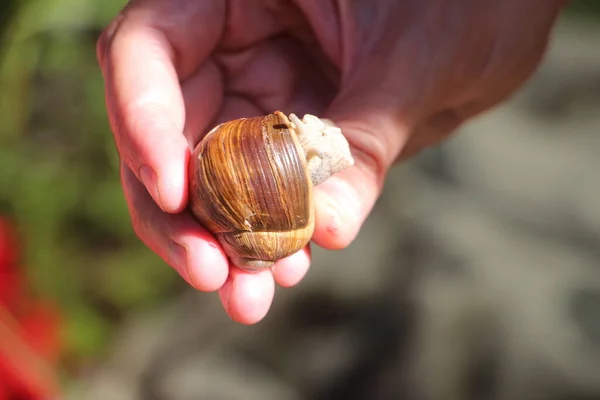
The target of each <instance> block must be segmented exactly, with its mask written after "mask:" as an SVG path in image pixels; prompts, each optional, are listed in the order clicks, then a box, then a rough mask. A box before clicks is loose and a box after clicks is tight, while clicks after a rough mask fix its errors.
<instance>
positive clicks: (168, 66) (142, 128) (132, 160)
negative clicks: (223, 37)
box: [98, 0, 220, 213]
mask: <svg viewBox="0 0 600 400" xmlns="http://www.w3.org/2000/svg"><path fill="white" fill-rule="evenodd" d="M184 3H196V4H197V3H220V2H212V1H194V2H189V1H188V2H184V1H181V0H147V1H133V2H130V3H129V4H128V6H127V7H126V8H125V10H123V12H122V13H121V14H120V16H119V17H118V18H117V19H116V20H115V21H114V22H113V24H111V26H110V27H109V28H107V29H106V30H105V31H104V33H103V34H102V36H101V38H100V40H99V42H98V60H99V62H100V65H101V69H102V72H103V76H104V78H105V86H106V105H107V110H108V114H109V120H110V123H111V128H112V130H113V133H114V137H115V142H116V145H117V148H118V151H119V154H120V156H121V158H122V160H123V161H124V162H125V163H126V164H127V165H128V167H129V168H130V169H131V170H132V171H133V172H134V173H135V175H136V177H137V178H138V179H139V180H140V181H141V182H142V183H143V184H144V186H145V187H146V189H147V190H148V192H149V193H150V195H151V196H152V198H153V199H154V201H155V202H156V203H157V204H158V205H159V206H160V208H161V209H162V210H163V211H165V212H171V213H176V212H179V211H181V210H182V209H183V208H184V207H185V205H186V203H187V161H188V159H189V145H188V142H187V140H186V139H185V137H184V135H183V129H184V125H185V104H184V99H183V95H182V91H181V86H180V81H181V79H182V77H184V76H183V75H189V74H190V73H191V72H192V70H193V68H194V66H199V64H200V63H201V61H202V58H203V57H204V58H205V57H206V55H207V54H209V53H210V51H211V50H212V49H210V48H209V47H210V46H211V45H210V43H211V42H212V43H216V39H215V40H212V41H211V40H210V39H211V34H210V33H211V32H210V31H211V30H213V31H214V24H205V25H204V26H202V25H195V26H194V29H189V27H188V26H187V25H189V24H191V23H192V21H193V20H194V18H195V17H197V16H195V15H185V16H184V15H182V13H183V12H184V11H185V10H182V7H183V6H182V4H184ZM188 8H189V7H188ZM187 11H188V12H191V10H187ZM205 11H207V10H205ZM210 11H211V10H208V11H207V13H208V14H209V15H206V16H205V18H206V19H209V18H215V19H218V16H217V15H214V14H211V12H210ZM216 12H217V13H218V12H219V10H216ZM182 18H184V19H182ZM195 22H196V24H198V23H201V22H202V21H198V19H197V18H196V21H195ZM205 30H206V36H207V41H206V42H204V46H196V47H197V48H196V49H194V51H193V52H192V53H189V54H188V53H186V52H185V50H188V49H189V48H190V47H191V44H192V43H194V42H195V43H198V40H197V39H198V38H197V36H198V35H201V34H202V33H203V32H205ZM182 32H183V33H186V34H183V33H182ZM199 48H201V49H199ZM196 64H197V65H196Z"/></svg>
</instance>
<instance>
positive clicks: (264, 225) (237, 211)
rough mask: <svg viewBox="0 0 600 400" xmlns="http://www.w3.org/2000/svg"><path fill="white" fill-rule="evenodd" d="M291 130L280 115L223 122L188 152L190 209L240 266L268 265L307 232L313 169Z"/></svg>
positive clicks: (307, 237)
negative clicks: (311, 171)
mask: <svg viewBox="0 0 600 400" xmlns="http://www.w3.org/2000/svg"><path fill="white" fill-rule="evenodd" d="M289 127H290V125H289V120H288V119H287V117H286V116H285V115H284V114H282V113H279V112H277V113H274V114H269V115H266V116H263V117H255V118H243V119H239V120H235V121H231V122H227V123H224V124H221V125H218V126H217V127H215V128H214V129H213V130H212V131H211V132H209V133H208V134H207V135H206V136H205V137H204V139H203V140H202V141H201V142H200V143H199V144H198V145H197V147H196V148H195V150H194V152H193V154H192V158H191V160H190V173H189V176H190V210H191V212H192V214H194V216H195V217H196V218H197V219H198V220H199V221H200V223H201V224H202V225H204V226H205V227H206V228H207V229H208V230H209V231H211V232H212V233H213V235H214V236H215V237H216V238H217V240H218V241H219V243H220V244H221V246H222V247H223V250H224V251H225V253H226V254H227V255H228V256H229V257H230V259H231V260H232V262H233V263H234V264H236V265H238V266H240V267H243V268H247V269H260V268H264V267H267V266H269V265H271V264H272V263H273V262H274V261H276V260H278V259H281V258H284V257H286V256H288V255H291V254H293V253H295V252H297V251H299V250H300V249H302V248H303V247H304V246H306V244H307V243H308V242H309V241H310V239H311V237H312V234H313V230H314V206H313V203H312V182H311V180H310V172H309V171H308V168H307V165H306V159H305V156H304V153H303V150H302V147H301V146H300V143H299V141H298V138H297V137H296V135H295V133H294V132H293V130H291V129H289Z"/></svg>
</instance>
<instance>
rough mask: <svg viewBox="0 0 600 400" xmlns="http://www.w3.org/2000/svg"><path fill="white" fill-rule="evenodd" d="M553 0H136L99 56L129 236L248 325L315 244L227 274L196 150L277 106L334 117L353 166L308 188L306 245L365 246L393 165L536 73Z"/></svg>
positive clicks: (292, 281)
mask: <svg viewBox="0 0 600 400" xmlns="http://www.w3.org/2000/svg"><path fill="white" fill-rule="evenodd" d="M565 3H566V2H565V1H558V0H489V1H481V0H426V1H424V0H418V1H417V0H347V1H343V0H338V1H335V0H323V1H315V0H295V1H277V0H262V1H259V0H229V1H223V0H221V1H218V0H132V1H130V2H129V3H128V4H127V6H126V7H125V9H124V10H123V11H122V12H121V13H120V14H119V15H118V16H117V17H116V18H115V20H114V21H113V22H112V23H111V24H110V25H109V26H108V27H107V28H106V29H105V31H104V32H103V34H102V36H101V38H100V40H99V42H98V60H99V64H100V66H101V69H102V72H103V76H104V79H105V84H106V104H107V109H108V113H109V118H110V122H111V127H112V130H113V132H114V137H115V142H116V146H117V149H118V151H119V154H120V157H121V160H122V165H121V179H122V183H123V189H124V193H125V197H126V200H127V203H128V205H129V209H130V213H131V218H132V224H133V227H134V229H135V232H136V234H137V235H138V236H139V237H140V239H141V240H142V241H143V242H144V243H145V244H146V245H147V246H148V247H149V248H150V249H152V250H153V251H154V252H155V253H157V254H158V255H159V256H161V257H162V258H163V259H164V260H165V261H166V262H167V263H168V264H169V265H171V266H172V267H173V268H175V270H176V271H177V272H179V274H180V275H181V276H182V277H183V278H184V279H185V280H186V281H187V282H189V284H190V285H192V286H193V287H195V288H196V289H198V290H201V291H218V292H219V295H220V297H221V300H222V303H223V307H224V308H225V310H226V312H227V313H228V315H229V316H230V317H231V318H232V319H234V320H235V321H238V322H240V323H245V324H253V323H256V322H258V321H260V320H261V319H262V318H264V316H265V315H266V314H267V312H268V310H269V308H270V306H271V303H272V300H273V295H274V289H275V283H277V284H279V285H280V286H284V287H290V286H294V285H296V284H298V283H299V282H300V281H301V280H302V278H303V277H304V276H305V274H306V273H307V271H308V268H309V264H310V249H309V247H307V248H306V249H304V250H303V251H301V252H299V253H297V254H295V255H293V256H291V257H289V258H287V259H284V260H281V261H279V262H278V263H277V264H276V265H275V267H273V269H272V270H265V271H261V272H259V273H247V272H243V271H241V270H239V269H236V268H234V267H230V265H228V262H227V258H226V257H225V254H224V253H223V251H222V249H221V248H220V247H219V245H218V243H217V242H216V240H215V239H214V238H213V237H212V236H211V235H210V234H209V233H208V232H207V231H206V230H205V229H204V228H203V227H202V226H200V225H199V224H198V223H197V222H196V221H195V220H194V219H193V218H192V217H191V216H190V214H189V213H188V212H187V211H186V206H187V201H188V189H187V179H188V176H187V164H188V161H189V156H190V152H191V150H192V149H193V147H194V145H195V144H196V143H197V142H198V141H199V140H200V138H201V136H202V134H204V133H206V132H207V131H208V130H210V128H212V127H213V126H215V125H216V124H217V123H220V122H224V121H227V120H231V119H235V118H240V117H248V116H256V115H263V114H266V113H269V112H272V111H274V110H278V109H279V110H281V111H283V112H285V113H290V112H294V113H296V114H300V115H303V114H305V113H310V114H313V115H317V116H320V117H326V118H329V119H331V120H333V121H334V122H335V124H336V125H338V126H339V127H340V128H341V129H342V131H343V132H344V134H345V135H346V137H347V139H348V141H349V142H350V145H351V147H352V153H353V156H354V158H355V161H356V163H355V165H354V166H353V167H352V168H349V169H347V170H344V171H342V172H340V173H338V174H336V175H335V176H334V177H332V178H330V179H329V180H328V181H326V182H325V183H323V184H322V185H319V186H318V187H317V188H316V190H315V201H316V210H317V217H316V228H315V234H314V237H313V240H314V242H315V243H317V244H318V245H320V246H322V247H325V248H327V249H342V248H344V247H346V246H348V245H349V244H350V243H351V242H352V241H353V240H354V238H355V237H356V235H357V233H358V232H359V230H360V227H361V225H362V223H363V222H364V220H365V219H366V218H367V216H368V215H369V212H370V211H371V209H372V207H373V205H374V203H375V201H376V200H377V198H378V196H379V194H380V192H381V189H382V185H383V183H384V181H385V177H386V174H387V173H388V172H389V170H390V168H391V167H392V166H393V165H394V164H395V163H397V162H399V161H401V160H404V159H406V158H407V157H410V156H412V155H414V154H416V153H418V152H419V151H421V150H423V149H424V148H427V147H428V146H432V145H435V144H437V143H439V142H440V141H442V140H444V139H445V138H447V137H448V136H449V135H450V134H451V133H452V132H454V131H455V130H456V129H457V128H458V127H459V126H460V125H461V124H462V123H464V122H465V121H468V120H469V119H470V118H472V117H474V116H476V115H478V114H480V113H482V112H484V111H486V110H488V109H490V108H492V107H494V106H496V105H498V104H499V103H501V102H502V101H504V100H505V99H507V97H508V96H510V95H511V94H512V93H513V92H515V91H516V90H517V89H518V88H519V87H520V86H521V85H522V84H523V83H524V82H525V81H526V80H527V79H528V78H529V77H530V76H531V74H532V73H533V72H534V71H535V70H536V68H537V67H538V65H539V63H540V60H541V59H542V57H543V54H544V52H545V50H546V46H547V43H548V40H549V35H550V33H551V29H552V27H553V25H554V23H555V21H556V18H557V16H558V14H559V12H560V11H561V9H562V8H563V7H564V6H565Z"/></svg>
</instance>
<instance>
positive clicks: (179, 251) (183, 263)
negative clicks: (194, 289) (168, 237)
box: [169, 243, 191, 284]
mask: <svg viewBox="0 0 600 400" xmlns="http://www.w3.org/2000/svg"><path fill="white" fill-rule="evenodd" d="M169 264H171V266H172V267H173V268H175V269H176V270H177V272H178V273H179V275H181V277H182V278H183V279H185V280H186V281H187V282H188V283H190V284H191V282H190V274H189V273H188V269H187V250H186V248H185V247H183V246H182V245H180V244H177V243H171V244H170V245H169Z"/></svg>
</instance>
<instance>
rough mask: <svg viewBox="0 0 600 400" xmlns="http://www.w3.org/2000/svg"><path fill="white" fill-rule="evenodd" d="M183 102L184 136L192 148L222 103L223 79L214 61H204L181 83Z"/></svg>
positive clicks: (204, 132)
mask: <svg viewBox="0 0 600 400" xmlns="http://www.w3.org/2000/svg"><path fill="white" fill-rule="evenodd" d="M182 91H183V98H184V102H185V113H186V120H185V127H184V136H185V137H186V139H187V141H188V144H189V146H190V148H191V149H193V148H194V147H195V146H196V145H197V144H198V142H199V141H200V139H201V138H202V136H204V134H206V133H207V132H208V131H209V130H210V128H212V126H214V121H215V120H216V118H217V113H218V112H219V110H220V108H221V106H222V103H223V81H222V76H221V73H220V71H219V68H218V67H217V66H216V65H215V63H214V62H212V61H208V62H206V63H205V64H204V65H203V66H202V67H201V68H200V69H199V70H198V71H197V72H196V73H195V74H194V75H192V76H191V77H190V78H188V79H187V80H186V81H185V82H183V84H182Z"/></svg>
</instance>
